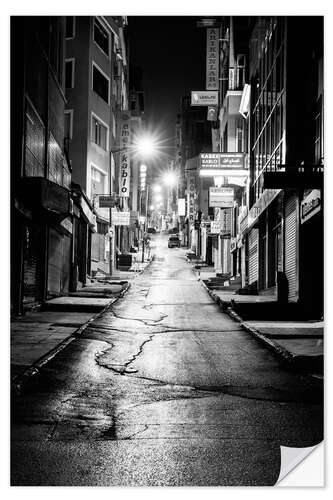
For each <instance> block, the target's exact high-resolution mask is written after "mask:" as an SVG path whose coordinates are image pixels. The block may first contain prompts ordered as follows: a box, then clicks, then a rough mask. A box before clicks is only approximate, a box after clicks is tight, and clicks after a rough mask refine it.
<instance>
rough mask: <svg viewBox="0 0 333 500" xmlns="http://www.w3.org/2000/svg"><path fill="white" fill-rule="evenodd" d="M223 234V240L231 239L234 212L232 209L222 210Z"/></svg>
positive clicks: (221, 233)
mask: <svg viewBox="0 0 333 500" xmlns="http://www.w3.org/2000/svg"><path fill="white" fill-rule="evenodd" d="M220 221H221V232H220V236H221V237H222V238H231V221H232V210H231V209H230V208H227V209H224V210H220Z"/></svg>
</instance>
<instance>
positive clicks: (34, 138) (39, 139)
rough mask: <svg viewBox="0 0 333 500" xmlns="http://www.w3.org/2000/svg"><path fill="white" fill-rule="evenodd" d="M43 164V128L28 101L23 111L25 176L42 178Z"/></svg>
mask: <svg viewBox="0 0 333 500" xmlns="http://www.w3.org/2000/svg"><path fill="white" fill-rule="evenodd" d="M44 163H45V128H44V125H43V122H42V120H41V119H40V117H39V115H38V114H37V111H36V110H35V108H34V107H33V106H32V104H31V103H30V101H29V100H28V99H27V101H26V111H25V175H26V176H27V177H30V176H32V177H35V176H37V177H43V176H44Z"/></svg>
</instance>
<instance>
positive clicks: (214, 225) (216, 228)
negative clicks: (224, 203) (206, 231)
mask: <svg viewBox="0 0 333 500" xmlns="http://www.w3.org/2000/svg"><path fill="white" fill-rule="evenodd" d="M220 231H221V221H219V220H212V221H211V223H210V232H211V234H220Z"/></svg>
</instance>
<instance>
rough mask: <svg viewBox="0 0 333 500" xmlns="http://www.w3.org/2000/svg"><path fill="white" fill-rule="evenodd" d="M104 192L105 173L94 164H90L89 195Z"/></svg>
mask: <svg viewBox="0 0 333 500" xmlns="http://www.w3.org/2000/svg"><path fill="white" fill-rule="evenodd" d="M105 192H106V173H105V172H103V171H102V170H100V169H99V168H97V167H95V166H91V196H92V197H93V196H94V195H95V194H104V193H105Z"/></svg>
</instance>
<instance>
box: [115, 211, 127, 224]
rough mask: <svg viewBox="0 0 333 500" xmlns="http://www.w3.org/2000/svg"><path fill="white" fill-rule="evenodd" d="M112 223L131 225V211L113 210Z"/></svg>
mask: <svg viewBox="0 0 333 500" xmlns="http://www.w3.org/2000/svg"><path fill="white" fill-rule="evenodd" d="M112 224H114V225H115V226H129V224H130V212H112Z"/></svg>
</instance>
